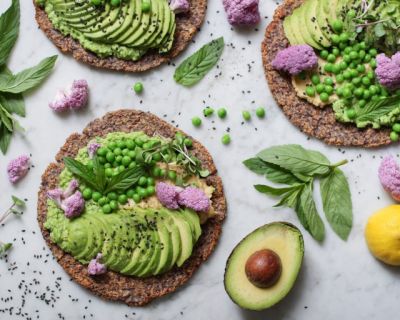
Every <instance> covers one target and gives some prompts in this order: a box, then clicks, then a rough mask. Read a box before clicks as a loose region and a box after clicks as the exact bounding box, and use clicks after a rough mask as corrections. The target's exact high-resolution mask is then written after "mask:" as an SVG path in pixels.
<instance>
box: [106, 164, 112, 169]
mask: <svg viewBox="0 0 400 320" xmlns="http://www.w3.org/2000/svg"><path fill="white" fill-rule="evenodd" d="M111 167H112V164H111V163H106V164H104V168H106V169H107V168H111Z"/></svg>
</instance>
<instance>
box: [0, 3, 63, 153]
mask: <svg viewBox="0 0 400 320" xmlns="http://www.w3.org/2000/svg"><path fill="white" fill-rule="evenodd" d="M19 24H20V6H19V0H12V3H11V6H10V8H8V9H7V11H6V12H4V13H3V14H2V15H1V16H0V39H1V40H0V150H1V152H2V153H3V154H5V153H6V152H7V150H8V147H9V145H10V142H11V138H12V135H13V133H14V132H15V131H23V128H22V127H21V125H20V124H19V122H18V121H17V120H16V119H15V118H14V114H16V115H18V116H20V117H25V103H24V98H23V96H22V94H23V93H25V92H26V91H28V90H31V89H33V88H35V87H37V86H38V85H39V84H41V83H42V82H43V80H44V79H45V78H46V77H47V76H48V75H49V74H50V72H51V70H52V69H53V67H54V64H55V62H56V59H57V56H52V57H49V58H46V59H43V60H42V61H41V62H40V63H39V64H38V65H36V66H34V67H32V68H29V69H26V70H23V71H21V72H18V73H17V74H15V75H14V74H13V73H12V72H11V71H10V70H9V69H8V68H7V66H6V65H5V63H6V62H7V59H8V57H9V56H10V54H11V51H12V48H13V47H14V44H15V42H16V40H17V37H18V32H19Z"/></svg>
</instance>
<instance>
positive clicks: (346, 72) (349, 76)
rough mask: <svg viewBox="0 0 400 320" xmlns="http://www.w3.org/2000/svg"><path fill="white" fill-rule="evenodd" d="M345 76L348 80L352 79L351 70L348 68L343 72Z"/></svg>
mask: <svg viewBox="0 0 400 320" xmlns="http://www.w3.org/2000/svg"><path fill="white" fill-rule="evenodd" d="M343 77H344V78H345V79H346V80H349V79H351V72H350V70H346V71H345V72H343Z"/></svg>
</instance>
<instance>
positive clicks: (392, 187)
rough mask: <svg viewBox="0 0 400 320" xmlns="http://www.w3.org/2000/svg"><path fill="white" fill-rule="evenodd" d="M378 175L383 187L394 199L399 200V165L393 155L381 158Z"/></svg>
mask: <svg viewBox="0 0 400 320" xmlns="http://www.w3.org/2000/svg"><path fill="white" fill-rule="evenodd" d="M378 175H379V180H380V181H381V184H382V186H383V188H384V189H385V190H386V191H387V192H388V193H389V194H390V195H391V196H392V198H393V199H394V200H396V201H400V167H399V166H398V164H397V162H396V160H395V158H394V157H393V156H387V157H385V158H384V159H383V161H382V162H381V165H380V166H379V170H378Z"/></svg>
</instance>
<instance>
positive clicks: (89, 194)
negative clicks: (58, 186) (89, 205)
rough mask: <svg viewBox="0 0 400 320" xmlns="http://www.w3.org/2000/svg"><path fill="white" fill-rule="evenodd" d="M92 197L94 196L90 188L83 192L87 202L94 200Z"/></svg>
mask: <svg viewBox="0 0 400 320" xmlns="http://www.w3.org/2000/svg"><path fill="white" fill-rule="evenodd" d="M92 195H93V193H92V190H91V189H89V188H85V189H84V190H83V192H82V196H83V199H85V200H90V199H92Z"/></svg>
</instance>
